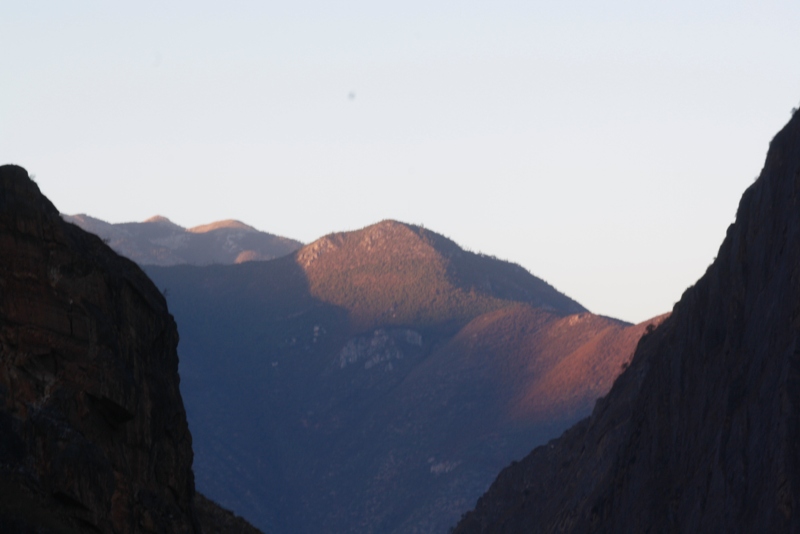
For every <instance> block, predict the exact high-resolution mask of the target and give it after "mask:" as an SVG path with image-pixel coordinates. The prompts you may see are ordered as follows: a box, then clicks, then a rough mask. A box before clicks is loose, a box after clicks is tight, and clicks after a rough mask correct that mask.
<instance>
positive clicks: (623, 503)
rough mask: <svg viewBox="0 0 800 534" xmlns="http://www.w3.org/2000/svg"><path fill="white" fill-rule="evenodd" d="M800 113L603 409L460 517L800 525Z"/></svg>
mask: <svg viewBox="0 0 800 534" xmlns="http://www.w3.org/2000/svg"><path fill="white" fill-rule="evenodd" d="M799 327H800V115H798V114H795V116H794V117H793V118H792V120H791V121H790V122H789V124H788V125H787V126H786V127H785V128H784V129H783V130H782V131H781V132H780V133H779V134H778V135H777V136H776V137H775V138H774V139H773V141H772V143H771V145H770V150H769V153H768V155H767V160H766V164H765V166H764V169H763V171H762V173H761V175H760V177H759V178H758V180H757V181H756V182H755V183H754V184H753V185H752V186H751V187H750V188H748V190H747V191H746V192H745V193H744V196H743V197H742V200H741V203H740V205H739V209H738V213H737V217H736V222H735V223H734V224H733V225H732V226H731V227H730V228H729V230H728V233H727V236H726V238H725V240H724V242H723V243H722V246H721V248H720V250H719V254H718V256H717V259H716V260H715V261H714V263H713V264H712V265H711V266H710V267H709V269H708V270H707V272H706V273H705V275H704V276H703V277H702V278H701V279H700V280H699V281H698V282H697V284H696V285H695V286H694V287H692V288H690V289H688V290H687V291H686V293H685V294H684V295H683V297H682V299H681V301H680V302H679V303H678V304H677V305H676V306H675V309H674V311H673V313H672V315H671V317H670V318H669V319H667V320H666V321H665V322H664V323H663V324H662V325H661V326H660V327H659V328H657V329H656V330H655V332H653V333H652V334H651V335H648V336H645V337H644V338H643V339H642V341H641V342H640V343H639V345H638V348H637V350H636V354H635V356H634V359H633V361H632V363H631V365H630V367H629V368H628V369H627V371H626V372H625V373H623V374H622V375H621V376H620V378H619V379H618V380H617V381H616V383H615V385H614V387H613V388H612V390H611V392H610V393H609V395H608V396H607V397H606V398H604V399H603V400H601V401H600V402H598V405H597V406H596V408H595V410H594V412H593V414H592V416H591V417H590V418H589V419H586V420H584V421H582V422H580V423H579V424H577V425H576V426H574V427H573V428H572V429H570V430H569V431H567V432H566V433H565V434H564V435H563V436H562V437H561V438H559V439H557V440H554V441H553V442H551V443H549V444H548V445H545V446H543V447H539V448H537V449H536V450H534V451H533V452H532V453H531V454H530V455H529V456H528V457H527V458H525V459H524V460H523V461H521V462H519V463H517V464H515V465H512V466H510V467H508V468H507V469H505V470H504V471H503V472H502V473H501V474H500V476H499V477H498V478H497V480H496V481H495V483H494V484H493V485H492V487H491V489H490V490H489V491H488V493H486V494H485V495H484V496H483V497H482V498H481V499H480V500H479V501H478V505H477V508H476V509H475V511H474V512H471V513H469V514H468V515H467V516H466V517H465V518H463V520H462V521H461V523H460V524H459V525H458V527H457V528H456V532H457V533H459V534H467V533H478V532H504V533H514V532H525V533H529V532H581V533H583V532H609V533H611V532H614V533H625V532H725V533H736V532H742V533H745V532H800V336H798V332H799V330H798V328H799Z"/></svg>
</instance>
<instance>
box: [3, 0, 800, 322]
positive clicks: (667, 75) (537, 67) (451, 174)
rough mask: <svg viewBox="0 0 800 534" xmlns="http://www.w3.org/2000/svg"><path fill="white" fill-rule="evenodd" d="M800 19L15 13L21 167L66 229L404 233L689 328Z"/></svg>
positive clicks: (501, 1)
mask: <svg viewBox="0 0 800 534" xmlns="http://www.w3.org/2000/svg"><path fill="white" fill-rule="evenodd" d="M798 27H800V2H797V1H796V0H791V1H788V0H787V1H771V0H761V1H759V2H752V1H751V2H747V1H737V0H726V1H724V2H723V1H721V0H719V1H717V0H693V1H691V2H690V1H684V0H673V1H670V2H666V1H650V2H642V1H632V0H631V1H628V0H607V1H604V2H597V1H584V0H577V1H572V2H544V1H536V0H526V1H516V0H510V1H505V0H496V1H492V2H489V1H486V0H481V1H476V0H460V1H457V2H456V1H436V0H427V1H425V2H422V1H418V0H405V1H403V2H394V1H385V2H374V1H372V2H367V1H349V0H345V1H334V0H327V1H324V2H323V1H319V0H296V1H292V2H286V1H282V2H273V1H268V0H267V1H258V2H256V1H238V0H229V1H226V2H207V1H193V2H184V1H174V2H164V1H160V2H151V1H139V2H135V3H134V2H101V1H80V0H76V1H70V2H63V1H47V0H42V1H33V2H32V1H30V0H27V1H24V2H23V1H17V0H4V1H3V2H2V4H0V163H16V164H20V165H23V166H24V167H26V168H27V169H28V171H29V172H30V173H31V174H33V175H35V180H36V181H37V183H38V184H39V187H40V188H41V189H42V191H43V192H44V193H45V195H47V196H48V197H49V198H50V200H51V201H53V203H54V204H55V205H56V207H58V208H59V209H60V210H61V211H62V212H63V213H69V214H77V213H86V214H89V215H92V216H94V217H98V218H100V219H103V220H107V221H109V222H127V221H141V220H144V219H146V218H148V217H150V216H153V215H156V214H160V215H164V216H166V217H169V218H170V219H171V220H173V221H174V222H176V223H178V224H180V225H182V226H186V227H191V226H195V225H199V224H203V223H208V222H211V221H215V220H220V219H229V218H232V219H239V220H241V221H244V222H246V223H248V224H250V225H252V226H255V227H256V228H258V229H260V230H264V231H268V232H271V233H275V234H279V235H284V236H287V237H292V238H295V239H299V240H301V241H304V242H311V241H313V240H314V239H316V238H318V237H321V236H323V235H325V234H328V233H331V232H335V231H344V230H354V229H358V228H362V227H364V226H367V225H369V224H372V223H375V222H378V221H380V220H383V219H397V220H401V221H404V222H409V223H414V224H422V225H424V226H425V227H426V228H429V229H431V230H434V231H436V232H439V233H441V234H444V235H446V236H448V237H450V238H452V239H454V240H455V241H456V242H458V243H459V244H460V245H462V246H463V247H465V248H467V249H469V250H473V251H478V252H483V253H485V254H491V255H494V256H497V257H499V258H502V259H506V260H509V261H512V262H515V263H518V264H520V265H522V266H523V267H525V268H526V269H528V270H529V271H531V272H532V273H533V274H535V275H536V276H538V277H540V278H543V279H544V280H546V281H548V282H549V283H550V284H552V285H554V286H555V287H556V288H557V289H558V290H560V291H562V292H564V293H566V294H567V295H569V296H570V297H572V298H574V299H576V300H577V301H579V302H580V303H581V304H583V305H584V306H586V307H587V308H589V309H590V310H591V311H593V312H595V313H600V314H603V315H608V316H612V317H617V318H620V319H624V320H627V321H631V322H639V321H642V320H645V319H647V318H649V317H652V316H655V315H657V314H660V313H663V312H666V311H669V310H671V309H672V306H673V304H674V303H675V302H676V301H677V300H679V299H680V296H681V294H682V293H683V291H684V290H685V289H686V288H687V287H689V286H690V285H691V284H693V283H694V282H695V281H696V280H697V279H698V278H699V277H700V276H701V275H702V274H703V273H704V271H705V269H706V268H707V267H708V265H709V264H710V263H711V262H712V261H713V259H714V257H715V256H716V253H717V250H718V248H719V245H720V243H721V242H722V239H723V238H724V236H725V231H726V228H727V226H728V225H729V224H731V223H732V222H733V221H734V219H735V214H736V207H737V205H738V201H739V197H740V196H741V194H742V192H743V191H744V190H745V189H746V188H747V187H748V186H749V185H750V184H751V183H752V182H753V180H754V179H755V177H756V176H757V175H758V173H759V172H760V169H761V167H762V165H763V162H764V157H765V155H766V151H767V148H768V144H769V141H770V139H771V138H772V137H773V136H774V135H775V134H776V133H777V132H778V130H779V129H780V128H781V127H782V126H783V125H784V124H785V123H786V121H787V120H788V119H789V118H790V116H791V112H792V109H793V108H794V107H798V106H800V68H798V67H800V31H798V30H797V28H798Z"/></svg>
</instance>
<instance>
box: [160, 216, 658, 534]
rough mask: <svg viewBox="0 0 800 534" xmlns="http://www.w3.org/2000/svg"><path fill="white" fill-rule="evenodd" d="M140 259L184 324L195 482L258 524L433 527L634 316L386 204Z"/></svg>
mask: <svg viewBox="0 0 800 534" xmlns="http://www.w3.org/2000/svg"><path fill="white" fill-rule="evenodd" d="M147 271H148V273H149V274H150V275H151V276H152V277H153V279H154V280H155V281H156V283H157V284H158V285H159V287H162V288H164V290H165V291H166V293H167V295H168V299H169V301H170V307H171V309H172V311H173V313H174V314H175V317H176V319H177V321H178V323H179V324H180V325H181V326H180V328H181V346H180V352H181V376H182V386H181V387H182V391H183V394H184V398H185V400H186V404H187V413H188V417H189V421H190V425H191V428H192V432H193V435H194V436H195V444H196V449H195V450H196V461H195V467H196V473H197V480H198V486H199V487H200V488H201V489H202V490H203V491H204V492H205V493H206V494H207V495H209V496H211V497H213V498H214V499H215V500H217V501H219V502H222V503H223V504H224V505H225V506H227V507H230V508H231V509H233V510H235V511H236V512H237V513H239V514H241V515H242V516H244V517H246V518H248V519H249V520H250V521H252V522H253V523H254V524H255V525H257V526H258V527H259V528H261V529H262V530H264V531H265V532H298V533H303V532H314V533H318V532H330V533H336V532H364V533H369V532H373V533H378V532H387V533H388V532H398V533H400V532H441V531H443V530H446V528H447V527H448V526H449V525H452V524H453V523H454V522H455V520H456V519H457V518H458V517H459V515H460V514H461V513H462V512H463V511H464V510H466V508H467V507H468V506H469V504H470V503H471V502H474V499H475V498H477V496H478V495H480V494H481V493H482V492H483V491H485V490H486V488H487V487H488V485H489V483H490V482H491V480H492V478H493V477H494V474H495V473H496V472H497V471H498V470H499V469H500V468H501V467H502V466H503V465H505V464H507V463H508V462H509V461H510V460H512V459H514V458H518V457H521V455H522V454H524V452H525V451H526V450H528V449H529V447H530V445H529V444H530V443H531V441H533V442H543V441H544V440H546V439H549V438H551V437H553V436H555V435H557V433H559V432H561V431H563V429H564V428H566V427H567V426H569V425H570V424H572V423H573V422H574V421H576V420H577V419H578V418H580V417H582V416H584V415H586V414H587V413H588V412H589V410H591V407H592V405H593V403H594V399H595V398H596V397H597V396H598V395H600V394H603V393H605V392H606V391H607V390H608V388H609V387H610V385H611V383H612V381H613V379H614V378H615V377H616V375H617V374H618V373H619V372H620V371H621V369H622V367H623V365H624V364H625V363H626V362H627V361H628V360H629V358H630V356H631V355H632V352H633V348H634V345H635V343H636V340H637V339H638V337H639V336H640V335H641V334H642V332H643V331H644V328H645V325H640V326H629V325H627V324H625V323H622V322H620V321H616V320H613V319H608V318H605V317H600V316H596V315H592V314H590V313H588V312H587V311H586V310H585V309H584V308H583V307H582V306H580V305H579V304H577V303H576V302H575V301H573V300H571V299H569V298H568V297H566V296H564V295H563V294H561V293H558V292H557V291H556V290H555V289H553V288H552V287H551V286H549V285H548V284H546V283H545V282H543V281H542V280H540V279H538V278H536V277H534V276H533V275H531V274H530V273H528V272H527V271H525V270H524V269H522V268H521V267H519V266H516V265H513V264H510V263H507V262H502V261H499V260H496V259H493V258H489V257H486V256H482V255H478V254H473V253H469V252H466V251H464V250H462V249H460V248H459V247H458V246H457V245H456V244H455V243H453V242H452V241H450V240H448V239H446V238H444V237H442V236H440V235H438V234H435V233H433V232H430V231H427V230H424V229H421V228H418V227H415V226H411V225H406V224H402V223H398V222H394V221H384V222H381V223H378V224H376V225H373V226H370V227H368V228H365V229H363V230H359V231H356V232H346V233H338V234H331V235H329V236H326V237H324V238H321V239H319V240H317V241H316V242H314V243H312V244H310V245H308V246H306V247H303V248H302V249H300V250H298V251H297V252H295V253H294V254H292V255H291V256H287V257H284V258H279V259H276V260H272V261H269V262H251V263H245V264H241V265H230V266H222V265H220V266H208V267H196V266H174V267H148V268H147ZM587 376H591V380H588V381H584V379H585V378H586V377H587ZM231 481H234V482H233V483H232V482H231Z"/></svg>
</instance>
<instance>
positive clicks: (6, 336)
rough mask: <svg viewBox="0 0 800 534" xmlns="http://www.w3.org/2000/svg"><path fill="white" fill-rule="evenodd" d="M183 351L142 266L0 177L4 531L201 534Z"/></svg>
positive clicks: (21, 173)
mask: <svg viewBox="0 0 800 534" xmlns="http://www.w3.org/2000/svg"><path fill="white" fill-rule="evenodd" d="M177 343H178V334H177V330H176V326H175V323H174V321H173V319H172V317H171V316H170V314H169V313H168V311H167V305H166V302H165V300H164V297H163V296H162V294H161V293H160V292H159V291H158V290H157V289H156V287H155V286H154V285H153V284H152V283H151V282H150V280H149V279H148V278H147V276H146V275H145V274H144V273H143V272H142V271H141V270H140V269H139V267H137V266H136V265H135V264H134V263H133V262H131V261H129V260H127V259H124V258H121V257H119V256H117V255H116V254H115V253H113V252H112V251H111V250H110V249H109V248H108V247H107V246H106V245H105V244H103V243H102V241H101V240H100V239H99V238H98V237H96V236H94V235H90V234H87V233H86V232H84V231H83V230H80V229H79V228H78V227H76V226H74V225H72V224H67V223H65V222H64V221H62V219H61V217H60V216H59V213H58V211H57V210H56V208H55V207H54V206H53V205H52V204H51V203H50V202H49V201H48V200H47V199H46V198H45V197H44V196H43V195H42V194H41V193H40V191H39V189H38V187H37V186H36V184H35V183H33V182H32V181H31V180H30V179H29V178H28V175H27V173H26V171H25V170H24V169H22V168H21V167H17V166H12V165H6V166H3V167H0V531H2V532H59V533H60V532H92V533H97V532H103V533H106V532H109V533H110V532H115V533H134V532H157V533H184V532H199V531H200V530H199V529H200V525H199V524H198V523H197V521H196V520H195V518H194V513H193V504H192V502H193V498H194V479H193V474H192V440H191V436H190V434H189V429H188V426H187V422H186V414H185V412H184V407H183V402H182V400H181V395H180V391H179V389H178V381H179V379H178V358H177V353H176V346H177Z"/></svg>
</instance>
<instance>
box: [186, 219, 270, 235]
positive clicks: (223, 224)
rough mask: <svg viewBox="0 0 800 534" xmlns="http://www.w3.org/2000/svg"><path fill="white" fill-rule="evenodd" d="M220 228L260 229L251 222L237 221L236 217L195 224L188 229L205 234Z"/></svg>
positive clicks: (249, 230)
mask: <svg viewBox="0 0 800 534" xmlns="http://www.w3.org/2000/svg"><path fill="white" fill-rule="evenodd" d="M220 228H225V229H228V230H246V231H248V232H257V231H258V230H256V229H255V228H253V227H252V226H250V225H249V224H245V223H243V222H242V221H237V220H236V219H225V220H223V221H216V222H212V223H209V224H201V225H200V226H194V227H192V228H189V229H187V230H186V231H187V232H191V233H193V234H204V233H206V232H212V231H214V230H218V229H220Z"/></svg>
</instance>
